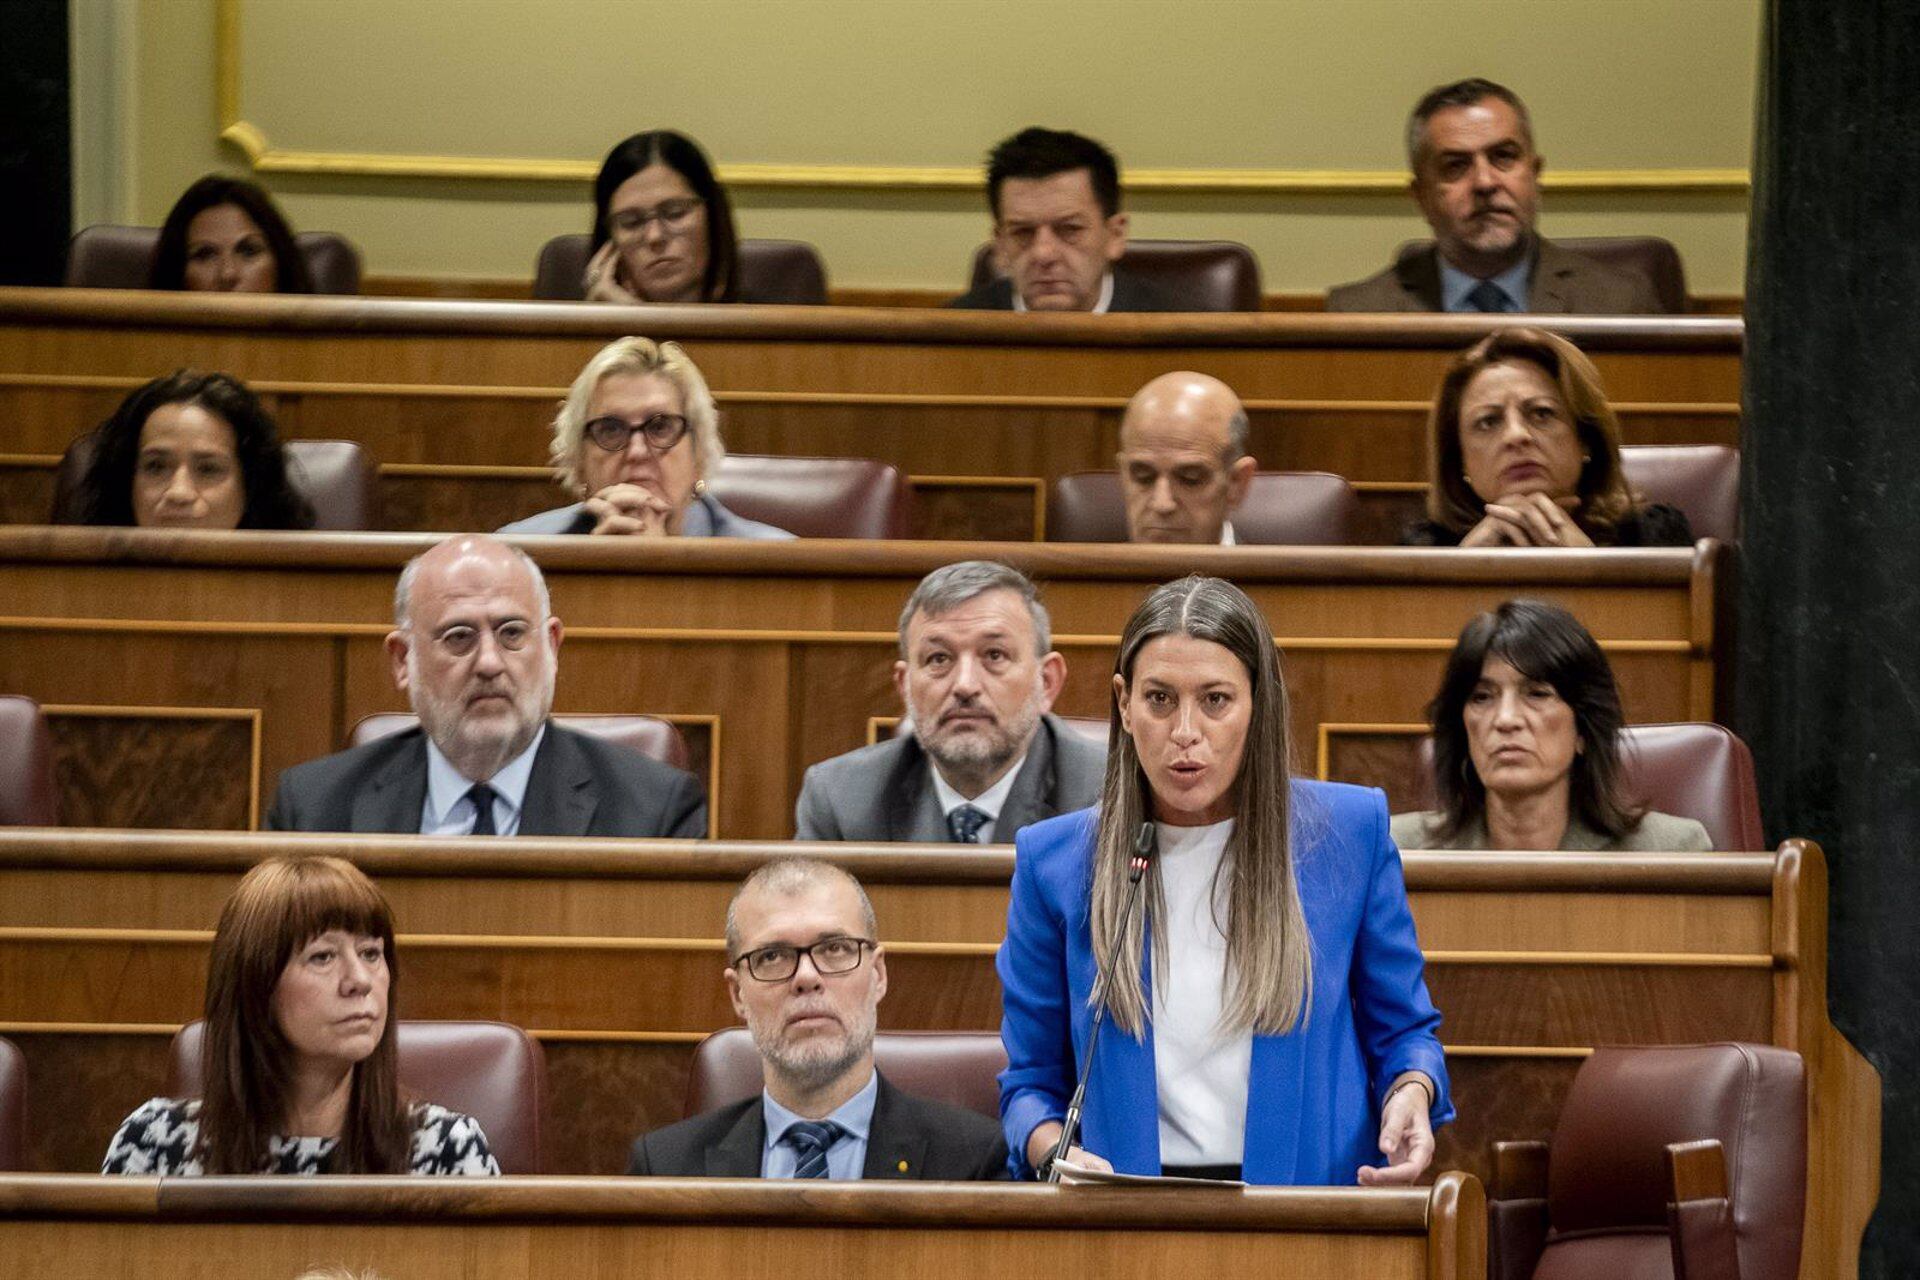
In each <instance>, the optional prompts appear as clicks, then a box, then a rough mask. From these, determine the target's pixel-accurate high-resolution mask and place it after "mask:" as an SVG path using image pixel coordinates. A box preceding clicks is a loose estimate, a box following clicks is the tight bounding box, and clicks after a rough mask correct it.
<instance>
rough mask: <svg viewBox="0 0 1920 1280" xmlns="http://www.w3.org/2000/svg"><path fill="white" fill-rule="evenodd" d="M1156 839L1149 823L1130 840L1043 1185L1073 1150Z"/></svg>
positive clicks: (1055, 1177)
mask: <svg viewBox="0 0 1920 1280" xmlns="http://www.w3.org/2000/svg"><path fill="white" fill-rule="evenodd" d="M1158 843H1159V839H1158V836H1157V835H1156V834H1155V832H1154V829H1153V823H1152V822H1151V821H1147V822H1143V823H1141V824H1140V832H1139V834H1138V835H1136V836H1135V837H1134V838H1133V856H1132V857H1131V858H1129V859H1127V909H1126V910H1125V911H1124V912H1122V913H1121V916H1120V922H1121V927H1120V928H1119V929H1117V930H1115V931H1114V935H1113V943H1112V945H1111V946H1109V947H1108V948H1107V964H1106V967H1105V968H1104V969H1102V970H1101V971H1100V972H1099V973H1098V974H1097V975H1095V978H1094V988H1093V992H1094V994H1093V1030H1092V1031H1091V1032H1090V1033H1089V1034H1088V1036H1087V1069H1086V1070H1085V1071H1082V1072H1081V1073H1080V1083H1079V1084H1077V1085H1075V1086H1074V1087H1073V1099H1072V1101H1070V1102H1068V1103H1067V1116H1066V1120H1065V1122H1064V1123H1063V1125H1062V1127H1061V1130H1060V1141H1058V1142H1056V1143H1054V1145H1053V1154H1052V1155H1050V1156H1048V1157H1047V1181H1048V1182H1059V1181H1060V1161H1062V1160H1063V1159H1065V1158H1066V1155H1067V1152H1068V1150H1070V1149H1071V1148H1072V1146H1073V1139H1074V1137H1075V1135H1077V1134H1078V1133H1079V1132H1080V1109H1081V1104H1082V1103H1084V1102H1085V1101H1086V1098H1087V1081H1088V1080H1089V1079H1091V1078H1092V1077H1093V1055H1094V1051H1095V1050H1096V1049H1098V1048H1099V1047H1100V1028H1101V1027H1102V1026H1104V1025H1105V1024H1106V1021H1107V988H1108V987H1110V986H1112V985H1113V974H1114V966H1115V965H1117V964H1118V963H1119V962H1120V941H1121V939H1123V938H1125V937H1126V936H1127V930H1126V922H1127V921H1128V920H1130V919H1132V918H1133V902H1134V899H1135V898H1138V897H1139V896H1140V878H1141V877H1142V876H1143V875H1145V874H1146V870H1147V864H1148V863H1149V862H1151V861H1153V855H1154V853H1155V851H1156V845H1157V844H1158Z"/></svg>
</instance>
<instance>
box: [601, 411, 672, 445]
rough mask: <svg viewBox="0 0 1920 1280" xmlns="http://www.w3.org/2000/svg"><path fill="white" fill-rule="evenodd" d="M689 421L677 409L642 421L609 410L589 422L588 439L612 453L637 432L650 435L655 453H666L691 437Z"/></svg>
mask: <svg viewBox="0 0 1920 1280" xmlns="http://www.w3.org/2000/svg"><path fill="white" fill-rule="evenodd" d="M689 425H690V424H689V423H688V422H687V420H686V419H685V418H683V417H681V416H680V415H679V414H677V413H656V414H654V415H653V416H652V417H650V418H648V419H647V420H646V421H645V422H640V423H633V422H628V421H627V420H626V419H625V418H616V417H614V416H612V415H611V414H609V415H607V416H606V417H604V418H595V419H594V420H593V421H592V422H589V423H588V424H587V426H586V433H587V439H589V440H591V441H593V442H594V443H595V444H596V445H598V446H600V447H601V448H602V449H605V450H606V451H607V452H608V453H619V452H621V451H623V450H624V449H625V448H626V447H627V444H628V442H629V441H631V440H632V439H633V437H634V434H635V433H636V432H637V433H639V434H640V435H642V436H644V437H646V441H647V448H648V449H651V450H652V451H653V452H655V453H665V452H666V451H667V450H669V449H671V448H673V446H675V445H677V444H679V443H680V442H681V441H682V440H684V439H686V438H687V428H688V426H689Z"/></svg>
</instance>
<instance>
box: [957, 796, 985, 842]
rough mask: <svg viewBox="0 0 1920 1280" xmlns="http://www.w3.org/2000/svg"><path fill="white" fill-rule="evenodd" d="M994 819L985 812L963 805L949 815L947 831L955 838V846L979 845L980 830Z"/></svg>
mask: <svg viewBox="0 0 1920 1280" xmlns="http://www.w3.org/2000/svg"><path fill="white" fill-rule="evenodd" d="M990 821H992V819H990V818H988V817H987V815H986V812H985V811H984V810H980V809H976V808H974V807H973V806H972V805H970V804H963V805H961V806H960V807H959V808H958V809H955V810H954V811H953V812H952V813H950V814H948V815H947V831H948V832H949V833H950V834H951V835H952V836H953V840H954V843H955V844H979V843H980V828H982V827H984V826H986V825H987V823H988V822H990Z"/></svg>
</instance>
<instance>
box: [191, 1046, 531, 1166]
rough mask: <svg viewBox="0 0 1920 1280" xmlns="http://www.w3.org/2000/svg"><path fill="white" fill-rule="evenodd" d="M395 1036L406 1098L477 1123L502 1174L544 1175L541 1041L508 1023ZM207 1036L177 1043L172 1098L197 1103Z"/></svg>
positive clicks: (401, 1082)
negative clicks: (195, 1098)
mask: <svg viewBox="0 0 1920 1280" xmlns="http://www.w3.org/2000/svg"><path fill="white" fill-rule="evenodd" d="M397 1034H398V1037H399V1039H398V1043H397V1046H396V1047H397V1049H398V1051H399V1057H400V1088H401V1091H402V1093H403V1094H405V1096H407V1097H409V1098H412V1099H414V1100H416V1101H420V1102H434V1103H438V1104H439V1105H440V1106H443V1107H447V1108H449V1109H450V1110H453V1111H462V1112H465V1113H466V1114H467V1115H470V1116H472V1117H473V1118H474V1119H475V1120H478V1121H479V1122H480V1127H481V1128H482V1129H483V1130H485V1131H486V1135H487V1145H488V1146H490V1147H492V1148H493V1157H494V1159H496V1160H498V1161H499V1162H500V1172H502V1173H540V1172H542V1171H543V1164H542V1159H543V1157H542V1153H541V1142H542V1137H541V1135H542V1132H543V1131H544V1129H545V1127H546V1114H547V1113H546V1106H547V1098H546V1093H547V1060H546V1055H545V1054H543V1053H542V1052H541V1050H540V1045H539V1042H538V1041H536V1040H534V1038H533V1037H532V1036H529V1035H528V1034H527V1033H526V1032H524V1031H522V1030H521V1029H520V1028H519V1027H515V1026H510V1025H508V1024H507V1023H504V1022H412V1021H402V1022H401V1023H400V1026H399V1030H398V1033H397ZM205 1036H206V1024H205V1023H204V1022H199V1021H195V1022H190V1023H188V1024H187V1025H186V1026H184V1027H182V1028H180V1031H179V1033H178V1034H176V1035H175V1036H174V1037H173V1052H172V1054H171V1056H170V1058H169V1060H168V1063H167V1096H168V1097H170V1098H193V1097H198V1096H199V1094H200V1084H201V1080H202V1076H201V1069H200V1063H201V1047H202V1044H203V1043H204V1040H205Z"/></svg>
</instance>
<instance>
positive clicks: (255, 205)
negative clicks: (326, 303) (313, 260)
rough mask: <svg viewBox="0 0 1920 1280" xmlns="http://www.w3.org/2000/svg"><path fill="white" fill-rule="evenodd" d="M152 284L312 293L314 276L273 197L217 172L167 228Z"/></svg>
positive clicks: (184, 199)
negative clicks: (308, 268) (309, 270)
mask: <svg viewBox="0 0 1920 1280" xmlns="http://www.w3.org/2000/svg"><path fill="white" fill-rule="evenodd" d="M151 287H152V288H155V289H199V290H207V291H212V292H222V293H312V292H313V279H312V277H311V276H310V275H309V274H308V273H307V259H306V257H305V255H303V254H302V253H301V252H300V248H299V246H298V245H296V244H295V243H294V241H293V229H292V228H291V227H289V226H288V225H287V220H286V219H285V218H283V217H282V216H281V215H280V210H279V208H278V207H276V206H275V205H274V203H273V197H271V196H269V195H268V194H267V193H266V192H265V191H262V190H261V189H260V188H259V187H257V186H255V185H254V184H253V183H251V182H243V181H241V180H240V179H238V178H223V177H221V176H220V175H219V174H217V173H213V174H208V175H207V176H206V177H204V178H202V179H200V181H198V182H196V183H194V184H193V185H192V186H190V187H188V188H187V189H186V191H185V192H184V193H182V195H181V196H180V198H179V199H178V200H176V201H174V204H173V208H172V210H171V211H169V212H168V214H167V220H166V222H165V223H163V224H161V227H160V243H159V245H158V246H157V247H156V248H155V250H154V254H153V278H152V281H151Z"/></svg>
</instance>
